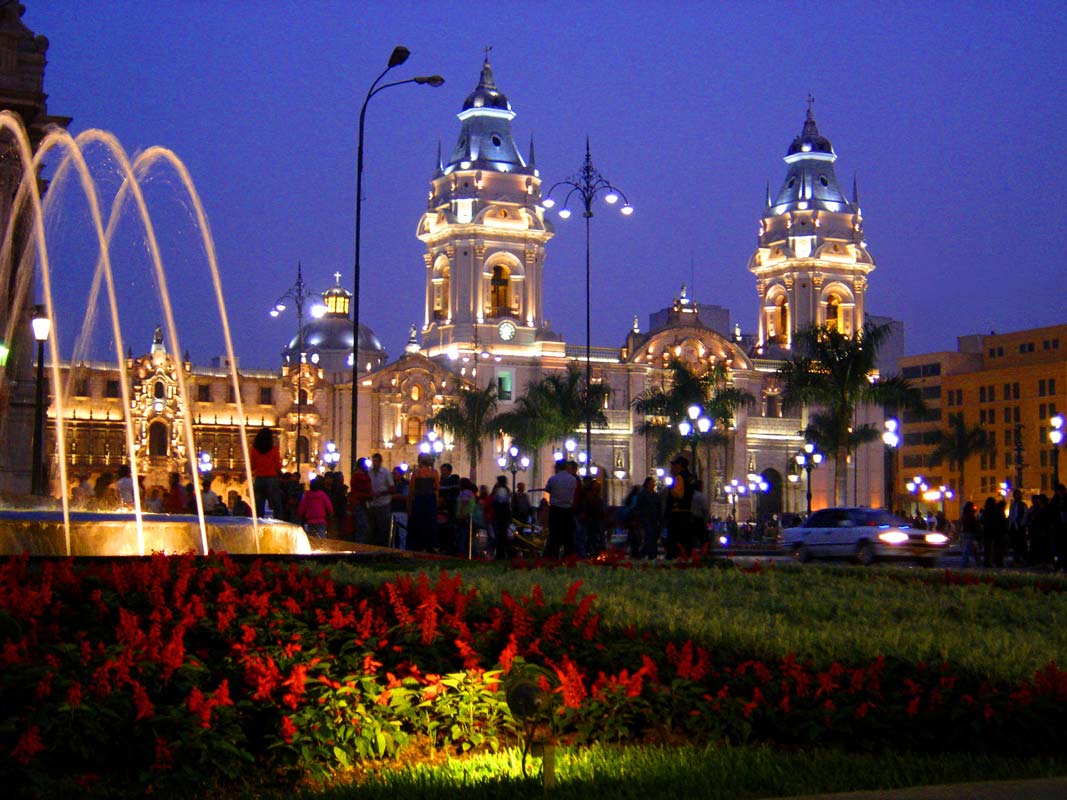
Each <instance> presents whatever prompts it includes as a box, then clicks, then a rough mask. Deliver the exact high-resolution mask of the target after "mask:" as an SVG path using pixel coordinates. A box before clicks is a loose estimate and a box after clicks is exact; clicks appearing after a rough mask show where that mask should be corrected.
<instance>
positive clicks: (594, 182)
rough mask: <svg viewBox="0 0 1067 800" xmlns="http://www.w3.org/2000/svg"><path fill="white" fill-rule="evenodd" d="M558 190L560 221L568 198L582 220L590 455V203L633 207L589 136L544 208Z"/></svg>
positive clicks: (589, 444) (589, 448)
mask: <svg viewBox="0 0 1067 800" xmlns="http://www.w3.org/2000/svg"><path fill="white" fill-rule="evenodd" d="M557 189H558V190H559V191H560V193H561V194H563V193H564V192H565V193H566V194H565V195H564V197H563V207H562V208H561V209H560V210H559V212H558V213H559V217H560V219H567V218H569V217H570V215H571V210H570V208H569V206H568V204H569V203H570V201H571V198H574V199H576V200H578V199H580V200H581V204H582V216H583V217H585V391H586V404H585V405H586V408H585V450H586V452H587V453H592V452H593V409H592V408H591V407H590V405H589V397H590V390H591V388H592V384H593V368H592V345H591V336H592V324H591V322H590V320H591V314H590V294H589V289H590V269H589V268H590V257H589V221H590V220H591V219H592V218H593V200H595V199H596V196H597V195H599V194H603V196H604V202H605V203H607V204H608V205H615V204H616V203H618V202H619V200H620V199H621V200H622V207H621V208H620V209H619V211H620V212H621V213H622V214H623V216H626V217H628V216H630V215H631V214H632V213H634V209H633V206H631V205H630V202H629V201H628V200H627V199H626V195H625V194H623V193H622V190H620V189H617V188H616V187H614V186H612V184H611V183H610V182H609V181H608V179H607V178H605V177H604V176H603V175H601V174H600V171H599V170H597V168H596V167H594V166H593V157H592V156H591V155H590V153H589V137H586V140H585V161H584V163H583V164H582V166H581V167H580V168H579V169H578V172H576V173H575V174H574V175H572V176H571V177H570V178H567V179H566V180H562V181H559V182H557V183H555V184H553V185H552V187H551V188H550V189H549V190H548V192H547V193H546V195H545V199H544V200H543V203H544V206H545V208H552V207H553V206H555V205H556V201H555V200H553V199H552V193H553V192H555V191H556V190H557Z"/></svg>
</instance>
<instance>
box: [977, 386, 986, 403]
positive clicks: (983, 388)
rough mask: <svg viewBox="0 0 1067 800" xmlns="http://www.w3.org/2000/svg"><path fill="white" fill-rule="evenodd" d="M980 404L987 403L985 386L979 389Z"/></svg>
mask: <svg viewBox="0 0 1067 800" xmlns="http://www.w3.org/2000/svg"><path fill="white" fill-rule="evenodd" d="M978 402H979V403H984V402H985V387H984V386H979V387H978Z"/></svg>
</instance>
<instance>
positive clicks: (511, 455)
mask: <svg viewBox="0 0 1067 800" xmlns="http://www.w3.org/2000/svg"><path fill="white" fill-rule="evenodd" d="M496 463H497V466H498V467H500V468H501V469H506V470H507V471H508V472H510V473H511V492H512V494H514V493H515V473H516V472H519V471H520V470H521V471H522V472H525V471H526V470H527V469H529V468H530V457H529V456H526V455H523V453H522V451H521V450H519V448H518V447H516V446H515V445H512V446H511V447H509V448H508V449H507V450H506V451H505V452H502V453H501V454H500V455H499V456H497V459H496Z"/></svg>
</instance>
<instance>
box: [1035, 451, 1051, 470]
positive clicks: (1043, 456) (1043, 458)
mask: <svg viewBox="0 0 1067 800" xmlns="http://www.w3.org/2000/svg"><path fill="white" fill-rule="evenodd" d="M1037 458H1038V461H1040V462H1041V466H1043V467H1047V466H1048V450H1042V451H1041V452H1040V453H1039V454H1038V457H1037Z"/></svg>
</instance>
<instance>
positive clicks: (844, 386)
mask: <svg viewBox="0 0 1067 800" xmlns="http://www.w3.org/2000/svg"><path fill="white" fill-rule="evenodd" d="M889 334H890V326H888V325H872V324H870V323H868V324H867V325H865V326H864V327H863V331H862V332H860V333H857V334H854V335H848V334H844V333H841V332H840V331H838V330H836V329H834V328H830V327H823V326H818V325H816V326H813V327H811V328H808V329H807V330H803V331H799V332H797V334H796V336H795V337H794V339H793V352H794V354H795V355H794V358H793V360H792V361H787V362H786V363H785V364H783V365H782V366H781V367H780V368H779V369H778V378H779V380H780V381H781V384H782V387H783V393H782V394H783V399H784V401H785V402H786V403H790V404H794V405H803V406H806V407H808V408H814V409H817V411H816V413H815V414H814V415H813V417H812V420H813V423H815V424H816V429H817V431H818V436H819V438H820V440H821V444H822V446H823V448H824V449H825V450H826V451H827V452H828V453H830V454H832V455H833V459H834V504H835V505H838V504H840V503H841V502H843V498H844V497H845V494H846V490H847V487H848V469H847V467H846V464H847V463H848V458H849V455H850V454H851V453H852V452H853V451H854V449H855V448H856V447H857V446H858V445H859V444H862V442H863V441H870V439H871V438H873V437H872V436H871V433H874V434H877V431H873V429H872V430H870V431H868V430H865V429H866V428H869V426H862V429H860V428H856V426H855V425H854V421H855V417H856V410H857V409H858V408H859V407H860V406H861V405H877V406H881V407H883V408H884V407H885V406H887V405H890V404H895V405H897V406H899V407H901V408H908V409H918V408H921V407H922V401H921V400H920V399H919V394H918V391H917V390H916V389H914V388H913V387H912V386H911V385H910V384H909V383H908V382H907V381H906V380H904V379H903V378H901V377H900V376H892V377H887V378H881V379H879V380H872V379H871V378H872V376H873V375H874V374H875V371H876V365H877V361H878V350H879V349H880V348H881V346H882V345H883V344H884V343H885V341H886V339H887V338H888V337H889ZM813 432H814V431H813Z"/></svg>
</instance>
